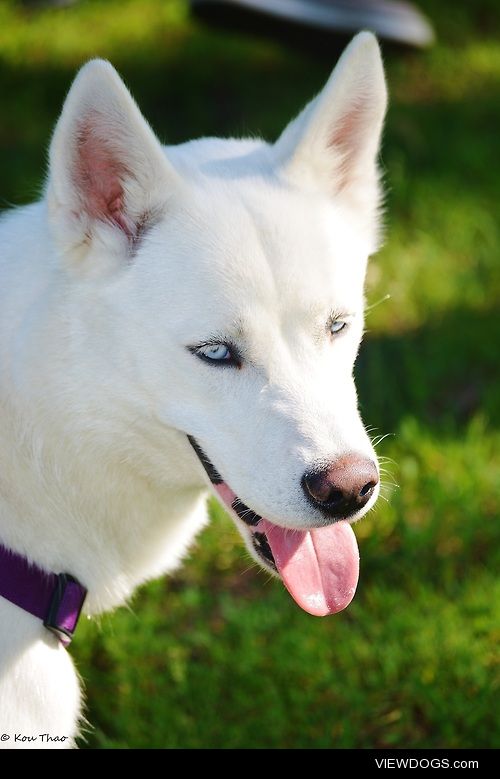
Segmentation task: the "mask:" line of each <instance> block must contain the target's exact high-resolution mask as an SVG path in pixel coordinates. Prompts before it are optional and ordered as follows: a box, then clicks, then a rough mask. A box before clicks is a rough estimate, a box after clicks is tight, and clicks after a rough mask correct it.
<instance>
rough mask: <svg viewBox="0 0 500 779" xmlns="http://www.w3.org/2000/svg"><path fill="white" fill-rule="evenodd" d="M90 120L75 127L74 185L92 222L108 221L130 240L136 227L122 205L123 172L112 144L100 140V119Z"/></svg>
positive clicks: (135, 231) (125, 171)
mask: <svg viewBox="0 0 500 779" xmlns="http://www.w3.org/2000/svg"><path fill="white" fill-rule="evenodd" d="M92 119H93V121H92ZM92 119H87V121H86V122H85V123H82V124H81V125H80V128H79V133H78V142H77V159H76V165H75V174H74V175H75V185H76V187H77V190H78V191H79V193H80V196H81V199H82V201H83V205H84V209H85V211H86V212H87V214H88V215H89V216H90V217H91V218H92V219H98V220H100V221H103V222H112V223H113V224H116V225H117V226H118V227H120V229H121V230H123V232H124V233H125V234H126V235H127V237H128V238H130V239H134V238H135V236H136V233H137V228H136V225H135V224H134V222H133V221H132V219H130V217H129V216H128V215H127V213H126V211H125V204H124V192H123V180H124V179H125V177H126V175H127V170H126V168H125V165H124V164H123V162H122V161H121V160H120V159H119V156H118V153H117V150H116V149H113V146H112V141H110V140H108V139H105V138H103V137H102V134H101V133H102V132H103V129H104V127H100V126H99V124H100V122H99V119H100V117H99V116H95V117H92ZM102 124H103V125H104V122H102Z"/></svg>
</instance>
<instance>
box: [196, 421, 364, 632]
mask: <svg viewBox="0 0 500 779" xmlns="http://www.w3.org/2000/svg"><path fill="white" fill-rule="evenodd" d="M188 439H189V442H190V444H191V446H192V447H193V449H194V451H195V452H196V454H197V455H198V458H199V460H200V462H201V464H202V466H203V468H204V469H205V471H206V473H207V475H208V478H209V479H210V481H211V482H212V484H213V486H214V489H215V492H216V493H217V495H218V497H219V499H220V500H221V501H222V503H223V504H224V506H225V508H226V509H227V510H228V511H229V512H230V513H231V514H232V516H233V517H234V518H235V519H236V520H239V521H240V522H241V523H243V524H244V525H245V526H246V529H247V532H248V533H249V534H250V539H251V544H252V548H253V550H254V551H255V553H256V554H257V556H258V557H259V559H260V560H261V561H262V563H263V564H264V566H265V567H266V568H267V569H270V570H272V571H273V572H275V573H277V574H279V576H280V577H281V579H282V580H283V583H284V585H285V587H286V588H287V590H288V591H289V593H290V595H291V596H292V598H293V599H294V600H295V601H296V603H297V604H298V605H299V606H300V607H301V608H302V609H304V611H307V612H308V613H309V614H313V615H314V616H318V617H323V616H326V615H327V614H335V613H336V612H337V611H342V609H345V608H346V606H348V605H349V603H350V602H351V600H352V599H353V597H354V593H355V592H356V586H357V583H358V576H359V552H358V545H357V542H356V537H355V535H354V532H353V530H352V528H351V526H350V524H349V523H348V522H347V521H345V520H343V521H340V522H335V523H333V524H331V525H328V526H326V527H319V528H312V529H310V530H292V529H290V528H284V527H280V526H279V525H276V524H274V523H273V522H270V521H269V520H268V519H266V518H265V517H261V516H260V515H259V514H256V513H255V512H254V511H253V510H252V509H251V508H249V507H248V506H246V505H245V504H244V503H243V501H242V500H240V498H238V496H237V495H236V494H235V493H234V492H233V490H232V489H231V487H229V485H228V484H226V482H225V481H224V479H223V478H222V476H221V475H220V474H219V472H218V471H217V469H216V468H215V467H214V465H213V464H212V462H211V461H210V460H209V458H208V457H207V455H206V454H205V452H204V451H203V449H202V448H201V446H200V445H199V444H198V443H197V441H196V440H195V439H194V438H193V437H192V436H188Z"/></svg>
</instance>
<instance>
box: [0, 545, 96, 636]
mask: <svg viewBox="0 0 500 779" xmlns="http://www.w3.org/2000/svg"><path fill="white" fill-rule="evenodd" d="M86 594H87V590H86V589H85V587H83V586H82V585H81V584H80V583H79V582H77V581H76V579H74V578H73V577H72V576H70V575H69V574H67V573H59V574H56V573H48V572H47V571H44V570H43V569H42V568H39V567H38V566H37V565H35V564H34V563H30V562H29V561H28V560H27V559H26V557H24V556H23V555H21V554H18V553H17V552H13V551H11V550H10V549H6V548H5V547H4V546H2V545H1V544H0V595H1V596H2V597H3V598H6V599H7V600H9V601H10V602H11V603H14V604H15V605H16V606H19V608H20V609H24V611H27V612H28V613H29V614H33V616H34V617H38V619H41V620H42V622H43V624H44V625H45V627H46V628H47V630H50V631H51V632H52V633H54V635H55V636H57V638H58V639H59V641H60V642H61V644H64V646H68V644H69V643H70V642H71V639H72V638H73V633H74V632H75V628H76V625H77V622H78V618H79V616H80V612H81V610H82V606H83V602H84V600H85V596H86Z"/></svg>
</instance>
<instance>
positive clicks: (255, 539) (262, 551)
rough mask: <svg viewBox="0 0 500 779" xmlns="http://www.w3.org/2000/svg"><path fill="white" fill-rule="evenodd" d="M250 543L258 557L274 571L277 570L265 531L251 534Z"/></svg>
mask: <svg viewBox="0 0 500 779" xmlns="http://www.w3.org/2000/svg"><path fill="white" fill-rule="evenodd" d="M252 544H253V548H254V549H255V551H256V552H257V554H258V555H259V557H260V558H261V559H262V560H264V562H265V563H266V565H269V566H270V567H271V568H272V569H273V570H274V571H276V573H277V572H278V569H277V567H276V561H275V559H274V555H273V553H272V551H271V547H270V546H269V541H268V539H267V536H266V534H265V533H253V534H252Z"/></svg>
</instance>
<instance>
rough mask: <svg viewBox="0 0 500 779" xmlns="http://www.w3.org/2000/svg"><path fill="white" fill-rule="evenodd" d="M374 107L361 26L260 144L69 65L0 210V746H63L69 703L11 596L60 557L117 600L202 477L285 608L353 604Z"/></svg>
mask: <svg viewBox="0 0 500 779" xmlns="http://www.w3.org/2000/svg"><path fill="white" fill-rule="evenodd" d="M385 108H386V88H385V82H384V74H383V68H382V62H381V58H380V52H379V48H378V45H377V42H376V40H375V38H374V37H373V36H372V35H371V34H370V33H361V34H360V35H358V36H357V37H356V38H355V39H354V40H353V41H352V42H351V44H350V45H349V46H348V48H347V49H346V51H345V52H344V54H343V55H342V57H341V59H340V61H339V63H338V65H337V67H336V69H335V70H334V72H333V74H332V76H331V77H330V79H329V81H328V82H327V84H326V86H325V87H324V89H323V91H322V92H321V93H320V94H319V95H318V96H317V97H316V98H315V99H314V100H313V101H312V102H311V103H310V104H309V105H308V106H307V107H306V108H305V109H304V110H303V111H302V113H301V114H300V115H299V116H298V118H296V119H295V120H294V121H293V122H292V123H291V124H290V125H289V126H288V127H287V128H286V129H285V131H284V132H283V134H282V135H281V137H280V138H279V139H278V140H277V142H276V143H274V144H268V143H265V142H263V141H260V140H219V139H213V138H205V139H201V140H197V141H191V142H189V143H185V144H182V145H180V146H176V147H167V148H165V147H162V146H161V145H160V143H159V142H158V140H157V139H156V137H155V135H154V134H153V132H152V131H151V129H150V127H149V126H148V124H147V123H146V121H145V120H144V119H143V117H142V115H141V113H140V112H139V110H138V108H137V106H136V104H135V103H134V102H133V100H132V98H131V96H130V94H129V93H128V91H127V89H126V88H125V86H124V84H123V83H122V81H121V80H120V78H119V76H118V75H117V73H116V72H115V70H114V69H113V68H112V66H111V65H109V64H108V63H106V62H103V61H93V62H89V63H88V64H87V65H85V66H84V67H83V68H82V70H81V71H80V73H79V75H78V76H77V78H76V80H75V82H74V84H73V86H72V88H71V90H70V92H69V94H68V97H67V100H66V103H65V105H64V108H63V111H62V115H61V117H60V119H59V122H58V124H57V127H56V129H55V133H54V136H53V139H52V144H51V148H50V170H49V176H48V182H47V187H46V193H45V197H44V198H43V200H42V201H41V202H39V203H36V204H34V205H31V206H27V207H24V208H19V209H17V210H15V211H12V212H10V213H7V214H6V215H4V216H3V218H2V219H1V221H0V237H1V243H0V544H1V550H2V555H3V557H2V558H1V559H2V560H3V561H4V564H3V567H2V564H1V563H0V569H1V570H3V571H4V574H3V576H4V581H3V584H2V581H1V576H0V585H2V587H3V590H2V595H3V597H0V733H2V734H4V735H3V736H2V746H6V747H16V746H18V747H23V748H26V747H36V748H41V747H68V746H71V745H73V744H74V738H75V736H76V735H77V730H78V721H79V718H80V716H81V699H80V698H81V693H80V688H79V683H78V679H77V674H76V672H75V669H74V666H73V663H72V661H71V659H70V656H69V654H68V653H67V651H66V649H65V648H64V646H63V644H62V643H61V641H60V640H58V635H59V636H61V633H59V634H58V630H57V629H55V630H51V629H47V627H45V626H44V623H43V618H44V617H43V615H42V617H41V618H39V616H35V615H34V612H36V609H33V608H31V607H30V606H29V605H28V606H27V607H23V603H24V602H25V601H23V600H22V598H23V597H26V598H27V599H28V602H30V603H34V602H35V601H37V599H39V592H38V584H37V583H36V582H40V581H41V578H40V577H44V576H46V577H47V576H48V577H49V578H48V579H47V581H49V579H50V577H52V579H50V581H52V580H53V579H54V580H55V578H56V577H55V576H54V575H55V574H60V573H61V572H65V573H68V574H71V576H73V577H75V579H76V580H78V582H80V583H81V584H82V585H83V586H84V587H85V588H86V589H87V590H88V594H87V599H86V601H85V606H84V612H85V613H87V614H90V615H93V614H98V613H100V612H102V611H106V610H108V609H112V608H114V607H115V606H119V605H120V604H122V603H124V601H126V599H127V598H128V597H129V596H130V595H131V593H133V591H134V589H135V588H136V587H137V586H138V585H139V584H141V582H144V581H146V580H148V579H151V578H152V577H155V576H159V575H160V574H163V573H165V572H166V571H171V570H172V569H173V568H175V566H176V565H177V564H178V563H179V561H180V560H181V558H182V556H183V555H184V553H185V552H186V549H187V548H188V546H189V544H190V542H191V541H192V539H193V537H194V535H195V534H196V533H197V532H198V531H199V530H200V528H201V527H202V526H203V525H204V524H205V522H206V521H207V509H206V498H207V490H208V489H213V490H214V491H215V493H216V494H217V495H218V497H219V498H220V499H221V500H222V501H223V502H224V503H225V504H226V505H227V506H228V507H229V511H230V513H231V514H232V516H233V518H234V520H235V522H236V524H237V526H238V529H239V530H240V532H241V534H242V536H243V539H244V540H245V542H246V544H247V546H248V548H249V550H250V553H251V554H252V555H253V556H254V558H255V559H256V560H257V561H258V562H259V563H261V564H262V565H263V566H264V567H266V568H267V569H268V570H272V571H273V572H275V573H276V574H277V575H279V576H281V578H282V580H283V582H284V584H285V586H286V588H287V589H288V590H289V592H290V593H291V595H292V596H293V597H294V598H295V600H296V601H297V602H298V604H299V605H300V606H302V607H303V608H304V609H306V611H308V612H310V613H312V614H317V615H324V614H329V613H333V612H335V611H338V610H340V609H341V608H344V607H345V606H346V605H347V604H348V603H349V601H350V600H351V598H352V596H353V594H354V590H355V587H356V582H357V574H358V553H357V546H356V542H355V540H354V534H353V532H352V529H351V526H350V524H349V522H350V521H352V520H355V519H358V518H359V517H360V516H362V515H363V514H364V513H365V512H366V511H367V510H368V509H370V507H371V506H373V504H374V502H375V501H376V499H377V494H378V481H379V477H378V467H377V465H376V458H375V454H374V452H373V450H372V447H371V444H370V441H369V438H368V436H367V434H366V432H365V430H364V427H363V424H362V422H361V419H360V417H359V413H358V410H357V401H356V391H355V387H354V383H353V378H352V369H353V364H354V360H355V357H356V352H357V350H358V346H359V343H360V339H361V335H362V332H363V280H364V275H365V268H366V263H367V258H368V256H369V255H370V254H372V253H373V252H374V251H375V249H376V247H377V234H378V228H377V222H378V206H379V186H378V176H377V167H376V158H377V153H378V147H379V141H380V135H381V129H382V123H383V118H384V112H385ZM207 475H208V477H209V478H207ZM210 481H211V482H212V484H210ZM8 555H10V557H7V556H8ZM27 561H29V562H27ZM9 566H10V567H9ZM23 566H24V567H23ZM29 566H31V568H30V567H29ZM33 566H34V567H33ZM11 568H12V569H15V570H14V574H12V575H11V574H9V577H10V578H9V577H7V574H6V573H5V571H10V570H11ZM30 576H32V577H34V581H35V584H34V585H33V583H32V579H30ZM16 577H17V578H16ZM18 580H20V581H18ZM75 586H76V585H75ZM23 588H24V589H23ZM24 590H27V591H28V592H27V594H26V592H25V593H24V595H23V594H22V593H21V594H19V593H20V591H24ZM80 590H81V588H80ZM56 608H58V603H56ZM50 621H51V620H50V619H49V620H48V623H49V627H50ZM53 627H54V626H53V625H52V628H53ZM62 637H64V636H62Z"/></svg>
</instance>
